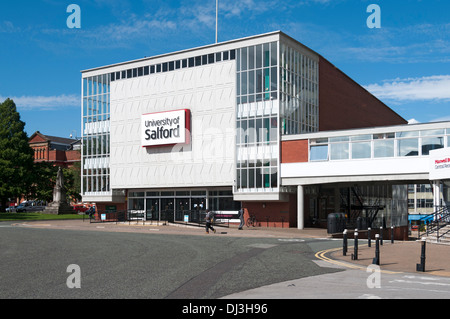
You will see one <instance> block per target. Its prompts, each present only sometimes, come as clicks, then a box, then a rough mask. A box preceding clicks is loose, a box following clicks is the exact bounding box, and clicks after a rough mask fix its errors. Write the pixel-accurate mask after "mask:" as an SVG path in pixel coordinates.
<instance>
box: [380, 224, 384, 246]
mask: <svg viewBox="0 0 450 319" xmlns="http://www.w3.org/2000/svg"><path fill="white" fill-rule="evenodd" d="M380 245H381V246H383V226H381V227H380Z"/></svg>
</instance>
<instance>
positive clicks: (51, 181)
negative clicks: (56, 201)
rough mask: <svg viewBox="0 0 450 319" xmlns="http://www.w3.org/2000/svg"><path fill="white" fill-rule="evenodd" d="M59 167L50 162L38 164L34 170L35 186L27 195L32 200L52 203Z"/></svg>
mask: <svg viewBox="0 0 450 319" xmlns="http://www.w3.org/2000/svg"><path fill="white" fill-rule="evenodd" d="M57 172H58V167H56V166H54V165H53V164H52V163H50V162H36V163H34V169H33V181H34V182H33V184H32V185H30V189H29V190H28V192H27V194H28V196H29V197H30V198H32V199H38V200H43V201H46V202H51V201H52V200H53V187H54V186H55V179H56V174H57Z"/></svg>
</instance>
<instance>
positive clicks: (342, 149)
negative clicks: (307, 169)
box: [330, 143, 349, 160]
mask: <svg viewBox="0 0 450 319" xmlns="http://www.w3.org/2000/svg"><path fill="white" fill-rule="evenodd" d="M348 154H349V144H348V143H343V144H331V145H330V159H331V160H344V159H348Z"/></svg>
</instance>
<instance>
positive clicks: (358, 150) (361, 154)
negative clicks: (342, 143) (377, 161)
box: [352, 142, 372, 159]
mask: <svg viewBox="0 0 450 319" xmlns="http://www.w3.org/2000/svg"><path fill="white" fill-rule="evenodd" d="M371 151H372V148H371V145H370V142H361V143H352V158H353V159H361V158H370V157H371Z"/></svg>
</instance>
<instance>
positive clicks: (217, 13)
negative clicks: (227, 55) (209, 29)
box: [216, 0, 219, 43]
mask: <svg viewBox="0 0 450 319" xmlns="http://www.w3.org/2000/svg"><path fill="white" fill-rule="evenodd" d="M218 20H219V0H216V43H217V24H218Z"/></svg>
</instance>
